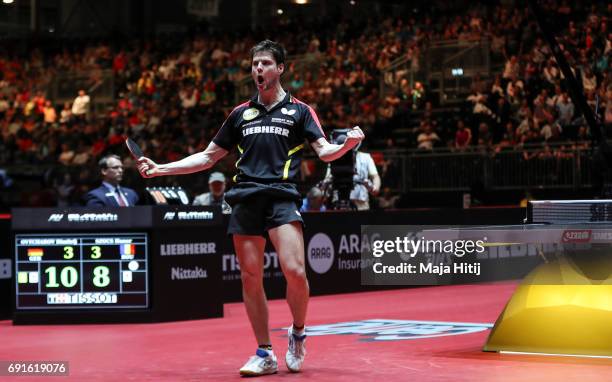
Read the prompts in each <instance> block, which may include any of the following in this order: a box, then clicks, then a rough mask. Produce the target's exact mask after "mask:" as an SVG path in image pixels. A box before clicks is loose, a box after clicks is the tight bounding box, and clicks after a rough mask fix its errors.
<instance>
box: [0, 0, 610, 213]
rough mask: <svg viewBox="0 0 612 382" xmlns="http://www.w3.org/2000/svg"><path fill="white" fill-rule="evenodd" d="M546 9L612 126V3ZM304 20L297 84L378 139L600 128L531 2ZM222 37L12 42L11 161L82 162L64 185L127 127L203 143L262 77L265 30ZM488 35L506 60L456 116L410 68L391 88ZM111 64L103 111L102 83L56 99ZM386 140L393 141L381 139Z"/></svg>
mask: <svg viewBox="0 0 612 382" xmlns="http://www.w3.org/2000/svg"><path fill="white" fill-rule="evenodd" d="M544 8H545V11H546V12H548V13H550V14H553V15H554V18H555V19H556V20H558V21H559V23H560V24H561V25H562V26H563V28H564V29H563V30H559V31H555V32H556V33H557V36H558V43H559V44H560V46H561V47H562V48H563V53H564V55H565V57H566V59H567V60H568V62H569V63H570V65H571V66H572V69H573V71H574V73H575V74H576V75H577V77H578V78H577V79H578V81H579V82H580V84H581V85H582V88H583V90H584V94H585V95H586V98H587V100H588V103H589V105H590V106H591V107H592V108H593V110H597V113H598V117H599V118H600V119H601V121H603V123H605V125H606V126H608V127H609V126H610V124H612V83H611V81H610V73H611V72H610V57H611V54H612V30H610V26H609V23H610V17H611V16H612V4H606V3H605V2H595V3H594V5H593V6H592V7H591V8H590V9H589V10H588V11H587V12H586V13H584V12H576V11H575V9H573V8H572V5H571V4H570V3H569V2H567V1H556V0H549V1H546V2H544ZM292 22H295V21H294V20H293V21H292V20H289V21H287V22H285V23H283V24H282V25H279V26H275V28H277V29H276V31H277V32H278V31H279V29H280V31H281V32H282V33H275V36H278V40H279V42H281V43H283V44H284V45H285V46H286V47H287V49H288V53H289V56H290V57H299V59H298V60H295V62H294V63H289V65H288V68H287V70H286V73H285V75H284V84H285V87H286V88H288V89H289V90H290V92H291V93H292V94H293V95H294V96H296V97H297V98H300V99H302V100H304V101H305V102H308V103H309V104H311V105H312V106H313V107H314V108H315V109H316V110H317V113H318V115H319V118H320V120H321V122H322V124H323V125H324V127H325V129H327V130H331V129H333V128H343V127H350V126H354V125H359V126H361V127H362V128H363V129H364V131H365V133H366V135H367V136H368V135H369V136H371V137H372V138H377V140H374V139H372V140H370V149H371V150H372V149H384V148H385V147H390V148H393V149H395V150H404V149H421V150H432V149H434V148H436V147H446V148H450V149H452V150H476V149H478V150H483V149H484V150H487V151H488V152H491V153H496V152H500V151H502V150H516V149H520V148H521V147H524V146H525V145H528V144H532V143H537V144H540V145H543V147H546V146H547V144H552V143H568V145H569V146H571V145H580V144H583V145H588V141H589V139H590V138H589V130H588V129H587V126H586V124H585V123H584V121H582V120H581V118H578V117H579V113H578V112H577V110H576V105H575V104H574V102H573V100H572V99H571V97H569V95H568V89H567V85H566V84H565V82H564V81H563V78H564V76H563V73H561V71H560V69H559V67H558V65H557V63H556V61H555V59H554V57H553V55H552V52H551V50H550V47H549V46H548V45H547V44H546V43H545V42H544V39H543V38H542V36H541V34H540V33H539V31H538V27H537V24H536V21H535V19H534V18H533V16H532V15H531V14H530V12H529V10H528V8H527V7H526V6H525V7H508V6H502V5H497V6H485V5H479V6H475V7H474V8H473V9H471V10H469V12H464V13H461V14H458V13H448V12H435V11H431V10H430V11H429V12H417V13H414V14H412V15H411V16H409V17H390V16H387V17H382V16H381V18H380V19H378V18H376V17H372V18H370V19H368V20H365V21H363V20H351V19H349V18H346V19H342V20H339V21H338V22H334V23H330V22H326V23H317V24H313V25H311V26H310V28H293V27H292ZM220 36H221V35H219V36H217V35H215V34H194V35H191V36H190V37H189V38H187V39H185V38H184V36H183V37H171V38H157V39H151V40H147V41H130V42H126V43H123V44H117V43H115V42H110V41H105V42H99V41H98V42H95V43H94V42H87V43H75V44H74V45H73V46H66V44H64V45H63V46H62V48H61V49H51V48H45V47H44V46H42V47H38V48H37V49H34V50H32V51H31V52H30V55H29V56H27V57H20V56H17V55H12V54H11V52H9V51H6V52H2V54H1V55H0V164H44V165H48V164H58V165H61V166H63V168H69V167H71V168H73V169H74V171H69V172H66V174H67V175H65V176H64V172H65V171H61V172H60V173H61V176H58V177H56V179H55V183H56V184H55V188H56V189H61V187H62V184H64V183H66V184H71V183H73V184H77V185H83V188H84V189H85V188H86V186H85V185H90V184H92V182H95V180H96V177H95V175H96V174H95V172H94V173H92V172H91V171H86V170H81V169H84V168H91V166H92V165H94V164H95V162H96V161H97V159H98V158H99V157H100V156H101V155H102V154H103V153H106V152H123V151H122V150H124V148H123V147H122V146H121V147H120V145H122V144H123V139H124V137H125V136H130V137H133V138H136V139H137V140H138V142H139V143H140V144H141V145H142V146H143V148H144V150H145V152H146V153H147V154H148V155H149V156H150V157H151V158H155V159H156V160H158V161H160V162H164V161H171V160H176V159H178V158H181V157H183V156H184V155H186V154H190V153H194V152H196V151H198V150H202V149H203V148H204V147H206V145H207V144H208V142H210V139H211V138H212V136H214V134H215V132H216V130H217V129H218V127H219V126H220V124H221V123H222V121H223V120H224V118H225V116H226V115H227V113H228V112H229V111H230V110H231V109H232V107H233V106H234V105H235V104H236V102H237V101H241V102H242V100H239V99H238V97H237V94H240V93H239V89H240V87H241V86H244V83H246V82H248V78H249V75H250V56H249V48H250V47H251V46H252V45H253V44H254V43H256V42H257V40H258V38H256V37H260V36H256V34H246V35H244V36H239V37H238V36H235V37H228V36H227V35H224V36H222V37H220ZM263 36H265V32H264V33H263V34H262V36H261V37H263ZM482 38H488V39H489V41H490V50H491V51H490V54H491V57H492V59H493V61H494V62H495V60H498V61H499V62H502V63H504V64H503V65H502V66H501V67H500V68H499V70H498V71H497V72H494V73H493V75H492V76H491V77H490V78H489V77H480V76H476V77H474V78H473V80H472V84H471V88H470V95H469V97H467V99H466V100H465V106H464V107H463V108H462V112H460V113H458V114H457V115H456V116H455V119H454V120H453V121H452V122H449V121H448V120H446V119H444V120H442V119H440V118H438V115H437V112H436V110H437V107H438V105H437V103H438V102H437V101H436V100H434V99H432V98H431V97H430V95H429V94H428V93H427V88H428V84H427V83H425V84H422V83H418V82H417V83H415V82H411V81H409V79H408V76H407V75H406V73H403V75H404V76H402V73H399V75H398V77H397V78H396V79H395V80H396V81H395V83H396V86H395V89H393V90H392V91H387V92H386V93H385V94H380V86H379V85H380V79H381V72H382V70H383V69H384V68H386V67H388V66H389V65H390V64H391V63H392V62H394V61H395V60H397V59H398V58H407V60H408V62H409V66H410V69H411V70H414V71H418V70H419V66H420V65H422V64H423V63H422V62H421V61H420V60H421V58H422V55H423V52H424V51H425V50H426V49H427V46H428V44H429V43H431V42H432V41H435V40H442V39H444V40H480V39H482ZM105 69H110V70H112V73H113V76H114V89H115V94H114V96H115V102H114V103H112V104H109V105H105V106H104V107H103V108H102V109H100V108H93V107H92V105H93V104H94V103H95V102H96V93H95V90H93V91H91V94H88V90H90V89H83V92H80V93H79V94H74V96H75V99H74V101H73V102H71V103H66V104H57V103H56V102H54V100H53V99H51V98H50V96H49V94H48V92H47V90H48V89H49V87H50V86H51V79H52V78H54V77H55V75H56V74H57V73H59V72H66V71H67V72H71V71H88V72H89V73H91V74H90V75H91V84H92V87H91V89H95V84H96V81H98V80H99V77H100V76H101V75H102V73H103V70H105ZM406 115H418V116H419V121H418V124H417V125H415V126H399V125H401V123H404V122H405V121H408V120H409V119H407V118H405V117H406ZM397 127H410V128H412V129H413V134H412V138H413V139H412V140H411V141H409V142H408V144H406V145H402V146H401V147H399V146H398V145H397V144H396V143H394V142H393V140H392V139H391V132H392V131H393V129H395V128H397ZM376 142H383V143H382V144H380V145H379V147H378V148H377V147H375V144H376ZM577 142H587V143H577ZM568 145H565V146H563V147H569V146H568ZM542 150H543V151H548V152H550V153H552V154H553V155H562V154H563V153H561V152H557V151H555V150H557V149H550V148H544V149H542ZM528 155H531V154H526V159H528ZM534 155H539V154H537V153H536V154H534ZM378 164H379V165H381V167H385V168H386V166H383V165H384V163H378ZM381 170H383V171H382V176H383V185H384V183H385V180H384V179H385V171H384V170H385V169H384V168H382V169H381ZM77 188H78V186H77ZM64 193H66V192H64ZM59 194H61V192H59V193H58V195H59ZM69 194H70V195H73V196H70V198H72V199H71V200H69V201H66V203H76V202H77V201H78V198H79V193H78V192H72V191H70V192H69ZM58 198H59V196H58Z"/></svg>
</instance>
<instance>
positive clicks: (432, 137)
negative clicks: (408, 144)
mask: <svg viewBox="0 0 612 382" xmlns="http://www.w3.org/2000/svg"><path fill="white" fill-rule="evenodd" d="M438 142H440V137H439V136H438V134H436V133H435V132H434V131H433V129H432V127H431V125H430V124H429V123H427V122H426V123H425V124H424V126H423V132H422V133H421V134H419V135H418V137H417V148H419V149H421V150H433V148H434V145H436V144H437V143H438Z"/></svg>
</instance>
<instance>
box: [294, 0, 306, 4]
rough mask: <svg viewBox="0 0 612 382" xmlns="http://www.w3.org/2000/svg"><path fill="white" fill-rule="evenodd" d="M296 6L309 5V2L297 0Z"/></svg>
mask: <svg viewBox="0 0 612 382" xmlns="http://www.w3.org/2000/svg"><path fill="white" fill-rule="evenodd" d="M295 3H296V4H300V5H301V4H308V0H295Z"/></svg>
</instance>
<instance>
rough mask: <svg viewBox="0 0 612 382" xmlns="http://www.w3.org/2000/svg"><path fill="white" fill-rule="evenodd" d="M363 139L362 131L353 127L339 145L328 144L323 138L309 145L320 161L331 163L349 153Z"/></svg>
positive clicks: (357, 127)
mask: <svg viewBox="0 0 612 382" xmlns="http://www.w3.org/2000/svg"><path fill="white" fill-rule="evenodd" d="M364 138H365V135H364V134H363V131H361V129H360V128H359V126H355V127H353V128H352V129H351V131H349V132H348V133H347V134H346V140H345V141H344V143H343V144H341V145H335V144H332V143H329V142H328V141H327V139H325V138H319V139H317V140H316V141H314V142H312V143H311V144H310V145H311V146H312V149H313V150H314V151H315V152H316V153H317V155H318V156H319V158H320V159H321V160H322V161H324V162H332V161H335V160H336V159H338V158H340V157H341V156H343V155H344V154H346V153H347V152H349V151H351V150H352V149H353V148H354V147H355V146H357V145H358V144H359V142H361V141H362V140H363V139H364Z"/></svg>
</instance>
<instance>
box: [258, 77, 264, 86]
mask: <svg viewBox="0 0 612 382" xmlns="http://www.w3.org/2000/svg"><path fill="white" fill-rule="evenodd" d="M263 83H264V78H263V76H257V85H263Z"/></svg>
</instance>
